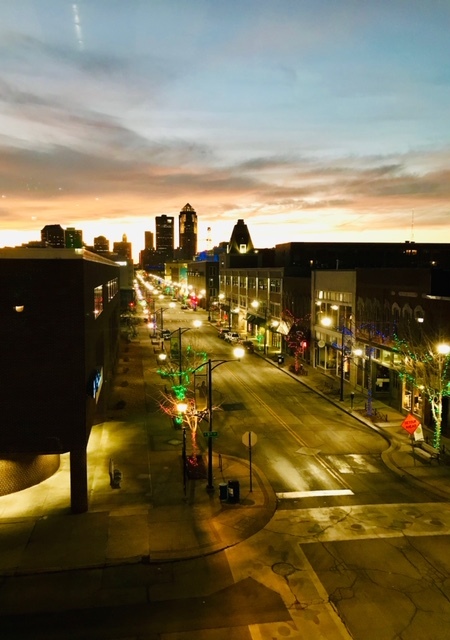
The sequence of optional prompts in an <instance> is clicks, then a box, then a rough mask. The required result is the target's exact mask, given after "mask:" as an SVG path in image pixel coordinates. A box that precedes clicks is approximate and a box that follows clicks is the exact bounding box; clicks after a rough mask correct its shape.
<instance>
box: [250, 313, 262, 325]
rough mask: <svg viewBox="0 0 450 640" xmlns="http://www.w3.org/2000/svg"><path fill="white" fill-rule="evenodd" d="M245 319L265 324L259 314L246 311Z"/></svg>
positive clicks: (251, 322)
mask: <svg viewBox="0 0 450 640" xmlns="http://www.w3.org/2000/svg"><path fill="white" fill-rule="evenodd" d="M246 321H247V322H248V323H250V324H256V325H257V326H259V325H261V324H265V322H266V321H265V320H264V318H260V317H259V316H255V315H254V314H252V313H247V317H246Z"/></svg>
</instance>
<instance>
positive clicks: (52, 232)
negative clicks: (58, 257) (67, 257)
mask: <svg viewBox="0 0 450 640" xmlns="http://www.w3.org/2000/svg"><path fill="white" fill-rule="evenodd" d="M41 240H42V242H43V243H44V244H45V246H47V247H53V248H54V249H64V247H65V240H64V229H63V228H62V226H61V225H60V224H46V225H45V227H44V228H43V229H41Z"/></svg>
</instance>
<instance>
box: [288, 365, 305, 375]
mask: <svg viewBox="0 0 450 640" xmlns="http://www.w3.org/2000/svg"><path fill="white" fill-rule="evenodd" d="M289 371H290V372H291V373H296V374H297V375H298V376H307V375H308V372H307V371H306V369H305V368H304V366H303V365H302V364H301V365H300V366H299V367H298V370H297V371H296V370H295V365H293V364H290V365H289Z"/></svg>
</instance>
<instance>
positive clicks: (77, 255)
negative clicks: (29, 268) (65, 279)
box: [0, 247, 121, 268]
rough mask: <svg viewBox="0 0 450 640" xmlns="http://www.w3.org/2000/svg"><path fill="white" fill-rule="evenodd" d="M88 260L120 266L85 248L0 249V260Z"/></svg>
mask: <svg viewBox="0 0 450 640" xmlns="http://www.w3.org/2000/svg"><path fill="white" fill-rule="evenodd" d="M1 259H3V260H89V261H90V262H100V263H102V264H108V265H110V266H111V265H114V266H116V267H118V268H120V266H121V265H119V264H118V263H117V262H114V260H109V259H108V258H104V257H103V256H100V255H98V254H97V253H93V252H92V251H88V250H87V249H54V248H53V247H48V248H45V249H43V248H40V247H36V248H34V247H6V248H3V249H0V260H1Z"/></svg>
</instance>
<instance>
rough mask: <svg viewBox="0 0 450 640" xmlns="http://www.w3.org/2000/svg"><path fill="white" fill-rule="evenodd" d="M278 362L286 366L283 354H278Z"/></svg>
mask: <svg viewBox="0 0 450 640" xmlns="http://www.w3.org/2000/svg"><path fill="white" fill-rule="evenodd" d="M277 360H278V364H284V356H282V355H281V353H279V354H278V356H277Z"/></svg>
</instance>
